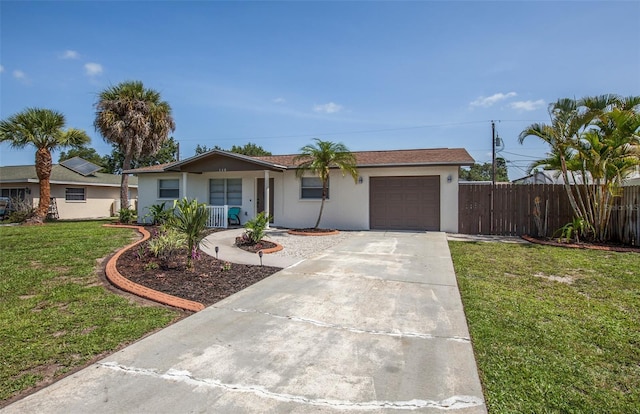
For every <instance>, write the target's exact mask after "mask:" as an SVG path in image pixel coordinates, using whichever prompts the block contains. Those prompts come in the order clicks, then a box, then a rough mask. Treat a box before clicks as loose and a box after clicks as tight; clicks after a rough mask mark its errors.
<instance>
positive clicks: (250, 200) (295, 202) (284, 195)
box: [138, 166, 458, 233]
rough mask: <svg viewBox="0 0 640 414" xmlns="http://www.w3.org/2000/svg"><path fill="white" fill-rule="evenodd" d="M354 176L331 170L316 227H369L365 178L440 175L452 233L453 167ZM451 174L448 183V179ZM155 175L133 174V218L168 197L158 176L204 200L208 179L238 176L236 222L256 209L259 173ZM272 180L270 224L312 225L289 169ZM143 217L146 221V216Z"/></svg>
mask: <svg viewBox="0 0 640 414" xmlns="http://www.w3.org/2000/svg"><path fill="white" fill-rule="evenodd" d="M359 175H360V176H361V177H362V183H354V180H353V178H352V177H351V176H345V177H343V176H342V174H341V173H340V172H339V171H337V170H335V171H332V172H331V176H330V190H329V191H330V193H329V197H330V198H329V200H327V201H326V202H325V206H324V211H323V214H322V221H321V222H320V226H321V227H325V228H335V229H340V230H368V229H369V178H370V177H380V176H420V175H437V176H439V177H440V229H441V231H446V232H453V233H455V232H457V231H458V167H457V166H440V167H387V168H361V169H360V170H359ZM449 176H450V177H451V182H449V181H448V179H447V178H448V177H449ZM184 177H185V176H183V174H182V173H157V174H140V175H139V177H138V189H139V191H138V217H139V220H140V221H142V220H141V219H142V218H143V217H144V216H145V214H147V213H148V207H149V206H151V205H153V204H158V203H162V202H163V201H166V202H167V206H169V205H172V204H173V200H172V199H171V200H168V199H159V198H158V180H159V179H172V178H173V179H178V180H179V182H180V197H184V196H187V197H188V198H190V199H191V198H197V199H198V200H200V201H201V202H204V203H206V204H208V201H209V179H211V178H242V205H241V206H239V207H240V208H241V209H242V212H241V220H242V224H244V223H245V222H246V221H247V220H249V219H251V218H253V217H254V216H255V215H256V213H257V203H256V197H262V195H261V194H260V195H258V194H256V192H257V191H256V189H257V180H258V178H264V172H263V171H246V172H207V173H203V174H190V173H187V174H186V192H185V188H184V187H185V178H184ZM269 177H270V178H273V179H274V186H273V188H272V189H271V197H272V198H273V201H274V206H273V211H271V214H272V215H273V216H274V223H273V225H274V226H281V227H289V228H303V227H313V226H314V225H315V222H316V219H317V217H318V212H319V209H320V200H303V199H301V197H300V180H299V179H298V178H297V177H296V174H295V171H285V172H273V171H271V172H269ZM147 220H148V219H147Z"/></svg>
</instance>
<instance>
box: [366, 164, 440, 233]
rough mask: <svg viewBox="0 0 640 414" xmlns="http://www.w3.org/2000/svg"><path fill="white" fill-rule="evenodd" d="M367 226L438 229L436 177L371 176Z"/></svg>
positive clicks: (438, 209)
mask: <svg viewBox="0 0 640 414" xmlns="http://www.w3.org/2000/svg"><path fill="white" fill-rule="evenodd" d="M369 227H370V228H371V229H372V230H429V231H440V177H439V176H437V175H429V176H412V177H371V178H370V183H369Z"/></svg>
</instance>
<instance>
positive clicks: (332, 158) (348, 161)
mask: <svg viewBox="0 0 640 414" xmlns="http://www.w3.org/2000/svg"><path fill="white" fill-rule="evenodd" d="M315 141H316V144H315V145H313V144H309V145H305V146H304V147H302V148H300V155H298V156H296V157H295V158H294V159H293V162H294V163H295V164H298V165H297V167H298V169H297V170H296V175H297V176H298V177H302V176H304V174H305V173H306V172H310V173H312V174H314V175H317V176H319V177H320V181H321V182H322V202H321V203H320V213H319V214H318V221H316V225H315V227H314V228H315V229H317V228H318V226H319V225H320V219H321V218H322V210H323V208H324V201H325V200H326V199H327V192H328V191H327V190H328V184H329V171H330V169H331V168H339V169H340V171H342V175H343V176H344V175H345V174H347V173H348V174H349V175H351V177H353V181H354V182H357V180H358V168H357V166H356V157H355V156H354V155H353V154H352V153H351V152H349V149H348V148H347V147H346V146H345V145H344V144H342V143H334V142H331V141H322V140H321V139H319V138H315Z"/></svg>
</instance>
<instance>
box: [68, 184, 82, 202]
mask: <svg viewBox="0 0 640 414" xmlns="http://www.w3.org/2000/svg"><path fill="white" fill-rule="evenodd" d="M64 199H65V200H66V201H85V200H86V197H85V193H84V188H77V187H67V188H65V189H64Z"/></svg>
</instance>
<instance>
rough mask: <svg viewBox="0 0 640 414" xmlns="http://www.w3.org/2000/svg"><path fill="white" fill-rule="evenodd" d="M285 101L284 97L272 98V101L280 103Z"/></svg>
mask: <svg viewBox="0 0 640 414" xmlns="http://www.w3.org/2000/svg"><path fill="white" fill-rule="evenodd" d="M285 102H287V101H286V100H285V99H284V98H276V99H274V100H273V103H277V104H281V103H285Z"/></svg>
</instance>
